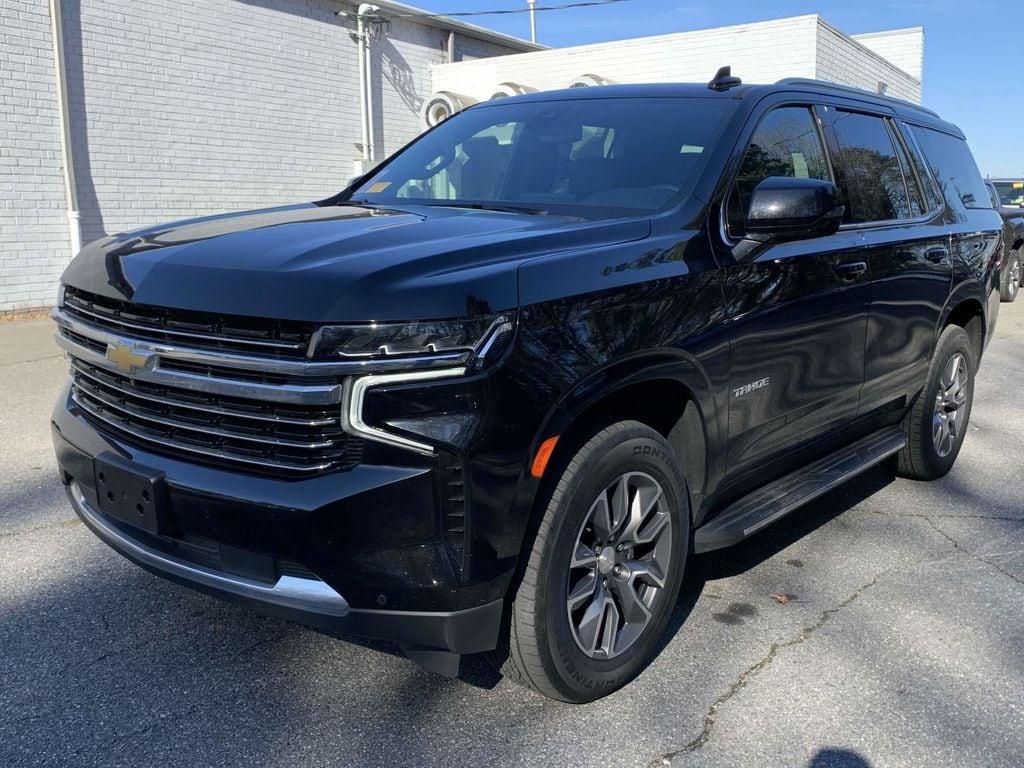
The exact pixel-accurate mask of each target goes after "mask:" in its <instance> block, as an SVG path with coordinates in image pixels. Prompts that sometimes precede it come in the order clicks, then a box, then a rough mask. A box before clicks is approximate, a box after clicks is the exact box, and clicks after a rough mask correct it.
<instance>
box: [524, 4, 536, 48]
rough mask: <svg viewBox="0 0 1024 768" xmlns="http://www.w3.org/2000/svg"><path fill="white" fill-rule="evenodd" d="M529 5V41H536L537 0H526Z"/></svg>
mask: <svg viewBox="0 0 1024 768" xmlns="http://www.w3.org/2000/svg"><path fill="white" fill-rule="evenodd" d="M526 4H527V5H528V6H529V7H530V41H531V42H534V43H536V42H537V0H526Z"/></svg>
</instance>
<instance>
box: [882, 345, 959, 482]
mask: <svg viewBox="0 0 1024 768" xmlns="http://www.w3.org/2000/svg"><path fill="white" fill-rule="evenodd" d="M975 367H976V358H975V352H974V349H973V347H972V345H971V340H970V337H968V335H967V333H966V332H965V331H964V329H963V328H961V327H960V326H957V325H950V326H948V327H946V329H945V330H944V331H943V332H942V335H940V336H939V342H938V344H936V346H935V354H934V356H933V357H932V363H931V366H930V368H929V370H928V378H927V379H926V381H925V386H924V389H923V390H922V391H921V394H920V395H919V396H918V398H917V400H916V401H915V402H914V405H913V407H912V408H911V409H910V411H909V412H908V413H907V416H906V418H905V420H904V429H905V430H906V432H907V444H906V446H904V448H903V450H901V451H900V452H899V454H897V460H898V471H899V474H901V475H903V476H904V477H909V478H913V479H916V480H934V479H935V478H939V477H942V476H943V475H945V474H946V473H947V472H949V470H950V469H951V468H952V467H953V464H954V462H956V457H957V455H958V454H959V453H960V447H961V446H962V445H963V441H964V435H966V433H967V424H968V421H969V420H970V417H971V402H972V399H973V396H974V371H975Z"/></svg>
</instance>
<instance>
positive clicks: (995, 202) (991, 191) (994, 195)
mask: <svg viewBox="0 0 1024 768" xmlns="http://www.w3.org/2000/svg"><path fill="white" fill-rule="evenodd" d="M985 187H986V188H987V189H988V196H989V198H991V200H992V207H993V208H995V209H996V210H997V211H998V210H999V208H1000V202H999V193H998V192H996V188H995V186H994V185H993V184H988V183H986V184H985Z"/></svg>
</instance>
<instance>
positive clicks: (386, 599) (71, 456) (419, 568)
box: [52, 391, 511, 655]
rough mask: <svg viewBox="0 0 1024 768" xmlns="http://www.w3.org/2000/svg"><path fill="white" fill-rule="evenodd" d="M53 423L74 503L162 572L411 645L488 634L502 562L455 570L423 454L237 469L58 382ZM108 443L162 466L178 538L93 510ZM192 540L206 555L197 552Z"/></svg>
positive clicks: (448, 644) (438, 646)
mask: <svg viewBox="0 0 1024 768" xmlns="http://www.w3.org/2000/svg"><path fill="white" fill-rule="evenodd" d="M52 429H53V439H54V445H55V449H56V453H57V460H58V464H59V466H60V470H61V476H62V479H63V480H64V482H65V484H66V486H67V489H68V494H69V497H70V499H71V503H72V505H73V507H74V509H75V511H76V513H77V514H78V516H79V517H80V518H81V519H82V521H83V522H84V523H85V524H86V525H87V526H88V527H89V529H90V530H92V531H93V533H95V534H96V535H97V536H98V537H99V538H100V539H101V540H103V541H104V542H105V543H106V544H108V545H109V546H110V547H112V548H113V549H115V550H116V551H118V552H119V553H121V554H122V555H124V556H125V557H127V558H128V559H130V560H132V561H134V562H135V563H137V564H138V565H140V566H142V567H143V568H146V569H147V570H149V571H151V572H153V573H155V574H157V575H160V576H163V577H165V578H168V579H171V580H173V581H176V582H179V583H182V584H185V585H187V586H190V587H192V588H195V589H197V590H199V591H202V592H206V593H208V594H212V595H214V596H217V597H221V598H224V599H228V600H232V601H235V602H240V603H243V604H246V605H248V606H250V607H253V608H255V609H257V610H259V611H261V612H264V613H268V614H271V615H276V616H280V617H283V618H287V619H291V620H295V621H299V622H301V623H304V624H309V625H311V626H315V627H317V628H320V629H324V630H328V631H337V632H342V633H349V634H353V635H359V636H364V637H372V638H380V639H386V640H393V641H397V642H399V643H401V644H402V645H403V647H404V648H405V649H406V650H407V652H409V651H410V650H414V649H427V650H431V651H445V652H450V653H455V654H464V653H476V652H480V651H486V650H490V649H493V648H494V647H495V646H496V644H497V640H498V633H499V627H500V623H501V618H502V610H503V602H504V601H503V597H504V594H505V592H506V590H507V587H508V584H509V581H510V578H511V573H508V574H502V575H500V576H497V577H494V578H489V579H486V580H478V581H474V582H468V581H467V580H466V579H465V578H464V577H463V576H462V575H461V573H460V571H459V569H458V568H457V567H456V565H455V564H453V561H452V558H451V556H450V553H448V551H447V550H446V549H445V542H444V538H443V530H442V529H441V524H440V521H439V519H438V518H439V515H438V510H437V507H436V504H435V501H436V488H435V485H436V477H435V475H436V472H435V470H434V468H433V467H432V466H431V464H430V461H429V460H427V459H423V460H420V461H419V462H418V463H417V462H416V461H414V462H412V463H411V464H410V463H409V462H408V460H406V464H405V465H404V466H396V465H395V464H394V463H392V464H388V463H386V462H385V463H379V462H378V463H373V464H367V465H365V466H360V467H357V468H355V469H353V470H351V471H348V472H340V473H335V474H328V475H323V476H320V477H316V478H309V479H306V480H300V481H296V480H284V479H274V478H268V477H256V476H250V475H244V474H240V473H237V472H231V471H228V470H223V469H218V468H214V467H206V466H200V465H196V464H191V463H187V462H181V461H178V460H176V459H174V458H171V457H168V456H162V455H156V454H152V453H148V452H146V451H143V450H141V449H138V448H136V447H134V446H129V445H124V444H122V443H120V442H117V441H115V440H114V439H113V438H111V437H109V436H107V435H106V434H103V433H101V432H99V431H97V430H96V429H94V428H93V427H92V426H91V425H90V424H89V423H87V422H86V421H85V420H84V419H83V418H82V417H81V416H80V415H78V414H77V413H76V412H75V410H74V407H73V403H72V402H71V401H70V400H69V398H68V392H67V391H65V392H64V394H63V395H62V397H61V398H60V400H59V401H58V403H57V407H56V408H55V410H54V415H53V421H52ZM104 452H112V453H115V454H116V455H118V456H121V457H123V458H124V459H127V460H128V461H131V462H135V463H137V464H140V465H142V466H145V467H150V468H156V469H159V470H161V471H162V472H164V473H165V475H166V481H167V487H168V495H169V501H170V512H171V515H172V518H173V523H174V529H175V531H174V534H173V536H174V537H176V538H168V537H166V536H160V537H154V536H151V535H150V534H147V533H145V532H144V531H141V530H139V529H136V528H134V527H132V526H128V525H125V524H123V523H120V522H118V521H115V520H113V519H111V518H108V517H107V516H106V515H105V514H104V513H102V512H101V511H100V505H99V504H98V501H97V498H96V489H95V479H94V474H93V459H94V458H95V457H97V456H99V455H100V454H102V453H104ZM378 458H380V457H378ZM403 458H405V457H403ZM196 542H199V544H196ZM197 547H198V549H197ZM218 550H220V551H218ZM193 551H202V552H205V553H207V554H209V555H210V557H209V559H208V561H205V560H197V559H196V557H194V556H192V552H193ZM229 551H230V552H231V553H235V555H233V557H235V558H236V560H237V553H246V556H249V555H251V557H254V558H257V559H259V558H262V559H264V560H266V561H267V562H270V563H273V564H277V563H279V562H281V563H284V562H287V563H294V564H295V567H293V568H289V569H288V572H287V573H282V572H281V569H279V568H277V567H276V566H272V567H271V569H270V573H272V574H273V577H272V578H270V579H267V578H253V577H251V576H250V575H248V573H247V572H246V571H245V570H244V569H243V570H241V571H240V570H238V569H237V568H232V567H231V566H230V565H228V566H226V567H223V566H221V562H222V561H223V563H231V562H233V561H232V560H231V559H230V558H228V557H227V554H228V552H229ZM211 552H212V554H210V553H211ZM221 555H223V558H221ZM211 563H212V565H211ZM257 570H259V569H257ZM263 573H266V569H263ZM410 655H412V654H410Z"/></svg>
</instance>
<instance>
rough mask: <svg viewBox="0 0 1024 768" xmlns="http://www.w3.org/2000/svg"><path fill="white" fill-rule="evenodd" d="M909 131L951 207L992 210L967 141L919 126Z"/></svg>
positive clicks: (987, 193)
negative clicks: (911, 131)
mask: <svg viewBox="0 0 1024 768" xmlns="http://www.w3.org/2000/svg"><path fill="white" fill-rule="evenodd" d="M912 130H913V132H914V136H915V137H916V138H917V140H918V142H919V143H920V145H921V149H922V150H923V151H924V154H925V158H926V159H927V161H928V164H929V165H930V166H931V169H932V173H933V175H934V176H935V180H936V181H937V182H938V185H939V188H940V189H941V190H942V193H943V194H944V195H945V197H946V199H947V200H948V201H949V203H950V205H953V206H954V207H958V208H991V207H992V202H991V200H990V198H989V192H988V189H986V187H985V181H984V179H982V177H981V172H980V171H978V165H977V163H975V162H974V156H973V155H972V154H971V150H970V149H969V148H968V146H967V142H966V141H964V140H963V139H960V138H957V137H956V136H951V135H950V134H948V133H943V132H942V131H936V130H933V129H931V128H924V127H922V126H919V125H915V126H913V127H912Z"/></svg>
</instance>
